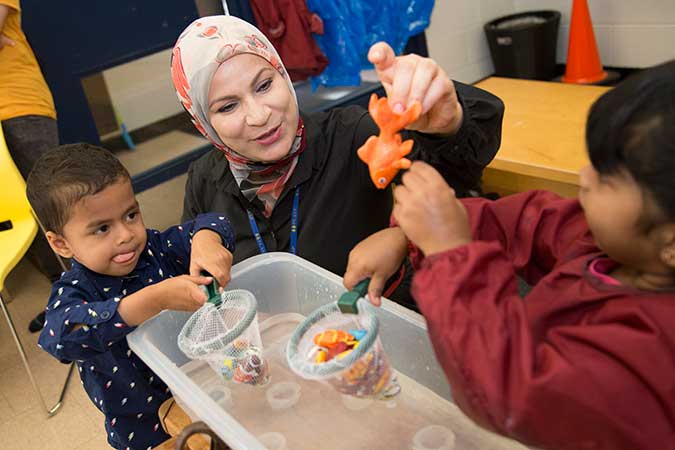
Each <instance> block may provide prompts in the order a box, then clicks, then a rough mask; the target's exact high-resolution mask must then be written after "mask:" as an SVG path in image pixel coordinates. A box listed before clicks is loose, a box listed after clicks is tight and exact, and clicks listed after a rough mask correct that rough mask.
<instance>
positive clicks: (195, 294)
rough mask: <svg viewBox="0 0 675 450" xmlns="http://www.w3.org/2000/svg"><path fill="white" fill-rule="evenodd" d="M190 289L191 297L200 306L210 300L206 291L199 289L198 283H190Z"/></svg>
mask: <svg viewBox="0 0 675 450" xmlns="http://www.w3.org/2000/svg"><path fill="white" fill-rule="evenodd" d="M188 289H189V292H190V298H191V299H192V300H194V301H195V302H196V303H197V304H198V305H199V306H201V305H203V304H204V303H206V300H208V299H207V298H206V294H205V293H204V291H202V290H201V289H199V286H197V285H196V284H190V285H189V286H188Z"/></svg>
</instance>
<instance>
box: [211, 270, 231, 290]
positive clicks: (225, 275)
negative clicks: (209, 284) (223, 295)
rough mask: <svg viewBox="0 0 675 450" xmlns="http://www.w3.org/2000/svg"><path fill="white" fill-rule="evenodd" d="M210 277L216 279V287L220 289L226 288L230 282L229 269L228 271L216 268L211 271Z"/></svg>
mask: <svg viewBox="0 0 675 450" xmlns="http://www.w3.org/2000/svg"><path fill="white" fill-rule="evenodd" d="M211 275H212V276H213V278H215V279H216V281H217V282H218V285H220V286H221V287H223V286H227V283H229V282H230V271H229V268H228V270H223V269H222V268H220V267H216V268H215V270H212V271H211Z"/></svg>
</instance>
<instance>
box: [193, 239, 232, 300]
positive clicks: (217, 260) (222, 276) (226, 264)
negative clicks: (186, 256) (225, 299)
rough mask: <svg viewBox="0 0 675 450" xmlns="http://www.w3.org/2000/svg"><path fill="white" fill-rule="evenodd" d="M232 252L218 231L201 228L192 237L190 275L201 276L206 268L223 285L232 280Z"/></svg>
mask: <svg viewBox="0 0 675 450" xmlns="http://www.w3.org/2000/svg"><path fill="white" fill-rule="evenodd" d="M231 269H232V253H230V251H229V250H228V249H226V248H225V247H223V241H222V239H220V235H218V233H216V232H214V231H211V230H200V231H198V232H197V233H196V234H195V235H194V236H193V237H192V252H191V254H190V275H193V276H199V275H200V274H201V271H202V270H205V271H206V272H208V273H209V274H211V275H212V276H213V278H215V279H216V281H217V282H218V284H219V285H220V286H221V287H223V286H226V285H227V283H229V282H230V270H231Z"/></svg>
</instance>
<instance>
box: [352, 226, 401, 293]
mask: <svg viewBox="0 0 675 450" xmlns="http://www.w3.org/2000/svg"><path fill="white" fill-rule="evenodd" d="M407 251H408V240H407V239H406V237H405V235H404V234H403V231H402V230H401V229H400V228H398V227H395V228H387V229H384V230H382V231H378V232H377V233H375V234H373V235H372V236H370V237H368V238H366V239H364V240H363V241H361V242H359V243H358V244H357V245H356V247H354V248H353V249H352V251H351V252H350V253H349V261H348V263H347V270H346V272H345V276H344V280H343V283H344V285H345V287H346V288H347V289H352V288H353V287H354V286H355V285H356V284H357V283H358V282H359V281H361V280H363V279H364V278H367V277H370V286H369V287H368V297H369V298H370V301H371V303H372V304H373V305H375V306H379V305H380V302H381V300H380V295H382V290H383V289H384V283H386V282H387V280H388V279H389V277H391V276H392V275H393V274H394V273H395V272H396V271H397V270H398V268H399V267H401V263H402V262H403V259H404V258H405V255H406V254H407Z"/></svg>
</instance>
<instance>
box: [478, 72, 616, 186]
mask: <svg viewBox="0 0 675 450" xmlns="http://www.w3.org/2000/svg"><path fill="white" fill-rule="evenodd" d="M476 86H477V87H479V88H481V89H484V90H486V91H488V92H491V93H493V94H495V95H497V96H498V97H499V98H501V99H502V101H503V102H504V105H505V106H506V111H505V114H504V122H503V132H502V145H501V148H500V149H499V152H498V153H497V156H496V157H495V159H494V160H493V161H492V163H490V165H489V166H488V167H490V168H492V169H497V170H503V171H506V172H513V173H516V174H519V175H525V176H532V177H538V178H543V179H547V180H552V181H557V182H563V183H571V184H575V185H577V184H578V181H577V176H578V173H579V169H581V168H582V167H583V166H584V165H586V164H587V162H588V158H587V156H586V144H585V138H584V134H585V128H586V115H587V114H588V110H589V108H590V107H591V105H592V103H593V102H594V101H595V100H596V99H597V98H598V97H599V96H601V95H602V94H603V93H605V92H607V91H608V90H609V89H610V88H608V87H600V86H582V85H576V84H564V83H556V82H549V81H531V80H519V79H511V78H499V77H490V78H487V79H485V80H483V81H481V82H479V83H476Z"/></svg>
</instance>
